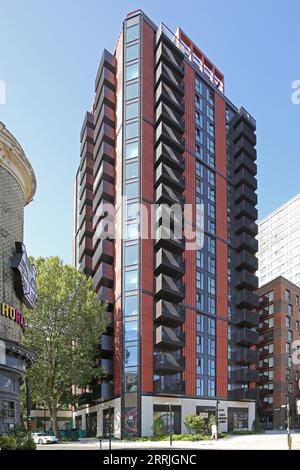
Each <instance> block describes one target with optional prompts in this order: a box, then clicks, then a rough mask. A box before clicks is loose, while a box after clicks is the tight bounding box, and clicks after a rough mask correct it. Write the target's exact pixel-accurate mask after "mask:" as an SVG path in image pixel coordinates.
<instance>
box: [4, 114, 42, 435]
mask: <svg viewBox="0 0 300 470" xmlns="http://www.w3.org/2000/svg"><path fill="white" fill-rule="evenodd" d="M35 191H36V179H35V175H34V173H33V170H32V168H31V165H30V163H29V161H28V160H27V158H26V156H25V153H24V151H23V150H22V148H21V146H20V144H19V143H18V142H17V140H16V139H15V138H14V136H13V135H12V134H11V133H10V132H9V131H8V130H7V129H6V127H5V125H4V124H2V123H1V122H0V254H1V257H0V415H1V418H0V434H2V433H4V432H7V431H9V430H11V429H13V428H14V427H15V425H17V424H19V422H20V386H21V384H22V383H23V381H24V379H25V374H26V369H27V368H28V367H30V366H31V364H32V362H33V360H34V353H33V352H32V351H30V350H29V349H28V348H26V347H25V346H24V345H23V331H24V329H25V328H26V319H25V318H24V315H23V313H22V310H23V306H24V304H25V305H26V306H27V307H28V308H32V307H33V306H34V303H35V300H36V278H35V268H34V266H32V265H31V264H30V262H29V260H28V257H27V254H26V249H25V247H24V245H23V243H22V242H23V225H24V220H23V219H24V206H26V205H27V204H29V202H31V200H32V198H33V196H34V194H35Z"/></svg>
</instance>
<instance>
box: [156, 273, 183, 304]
mask: <svg viewBox="0 0 300 470" xmlns="http://www.w3.org/2000/svg"><path fill="white" fill-rule="evenodd" d="M155 295H156V297H157V298H160V299H165V300H170V301H173V302H181V301H182V300H183V299H184V285H183V284H182V282H181V281H180V280H178V279H173V278H172V277H170V276H167V275H166V274H159V276H157V277H156V279H155Z"/></svg>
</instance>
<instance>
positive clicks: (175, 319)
mask: <svg viewBox="0 0 300 470" xmlns="http://www.w3.org/2000/svg"><path fill="white" fill-rule="evenodd" d="M155 320H156V321H158V322H160V323H163V324H164V325H170V326H179V325H182V324H183V323H184V321H185V309H184V307H183V306H182V305H178V304H174V303H172V302H168V301H167V300H159V301H158V302H157V303H156V308H155Z"/></svg>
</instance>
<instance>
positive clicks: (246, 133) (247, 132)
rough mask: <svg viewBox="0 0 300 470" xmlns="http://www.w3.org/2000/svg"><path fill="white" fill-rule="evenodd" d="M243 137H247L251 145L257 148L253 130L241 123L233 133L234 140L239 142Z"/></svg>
mask: <svg viewBox="0 0 300 470" xmlns="http://www.w3.org/2000/svg"><path fill="white" fill-rule="evenodd" d="M241 136H243V137H245V138H246V139H247V140H248V141H249V143H250V144H251V145H253V146H254V147H255V145H256V135H255V134H254V131H253V129H251V128H250V127H249V126H248V125H247V123H245V122H244V121H241V122H240V123H239V124H238V126H237V127H236V128H235V129H234V130H233V131H232V140H233V142H234V143H235V142H237V141H238V140H239V139H240V138H241Z"/></svg>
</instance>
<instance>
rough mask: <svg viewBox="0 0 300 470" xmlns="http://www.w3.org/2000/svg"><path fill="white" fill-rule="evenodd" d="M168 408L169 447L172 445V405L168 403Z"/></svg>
mask: <svg viewBox="0 0 300 470" xmlns="http://www.w3.org/2000/svg"><path fill="white" fill-rule="evenodd" d="M168 407H169V433H170V447H172V445H173V423H172V405H171V403H168Z"/></svg>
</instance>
